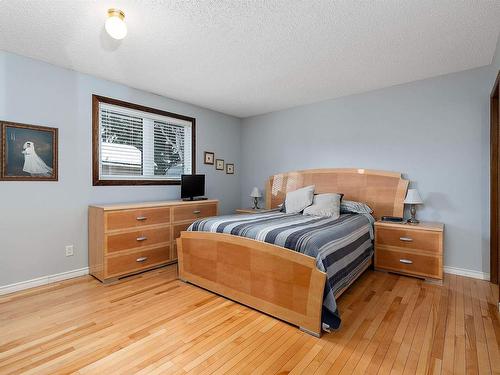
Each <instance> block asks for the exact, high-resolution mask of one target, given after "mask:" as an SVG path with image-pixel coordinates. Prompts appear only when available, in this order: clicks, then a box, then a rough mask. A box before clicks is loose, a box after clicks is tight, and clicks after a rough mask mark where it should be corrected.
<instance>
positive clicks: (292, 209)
mask: <svg viewBox="0 0 500 375" xmlns="http://www.w3.org/2000/svg"><path fill="white" fill-rule="evenodd" d="M313 196H314V185H311V186H306V187H303V188H301V189H297V190H295V191H290V192H288V193H286V198H285V203H284V205H283V206H285V212H286V213H287V214H296V213H298V212H302V211H303V210H304V208H306V207H307V206H310V205H311V204H312V201H313Z"/></svg>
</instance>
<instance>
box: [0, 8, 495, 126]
mask: <svg viewBox="0 0 500 375" xmlns="http://www.w3.org/2000/svg"><path fill="white" fill-rule="evenodd" d="M110 7H118V8H120V9H122V10H123V11H124V12H125V14H126V22H127V25H128V36H127V37H126V38H125V39H124V40H122V41H121V42H117V41H114V40H112V39H110V38H109V37H108V36H107V34H106V33H105V31H104V21H105V17H106V10H107V9H108V8H110ZM499 29H500V1H498V0H496V1H495V0H492V1H486V0H483V1H481V0H477V1H473V0H469V1H457V0H439V1H436V0H432V1H430V0H412V1H410V0H406V1H403V0H387V1H351V0H344V1H333V0H304V1H296V0H211V1H208V0H198V1H197V0H191V1H189V0H178V1H174V0H169V1H167V0H165V1H161V0H156V1H138V0H137V1H108V0H99V1H15V0H3V1H0V48H1V49H3V50H5V51H10V52H14V53H17V54H20V55H25V56H29V57H33V58H35V59H40V60H44V61H47V62H50V63H52V64H55V65H59V66H63V67H66V68H71V69H74V70H77V71H80V72H84V73H89V74H92V75H95V76H98V77H103V78H106V79H109V80H111V81H116V82H120V83H123V84H126V85H129V86H132V87H136V88H139V89H143V90H147V91H150V92H153V93H156V94H160V95H164V96H167V97H170V98H174V99H178V100H182V101H185V102H189V103H193V104H197V105H200V106H203V107H207V108H211V109H214V110H218V111H221V112H224V113H228V114H232V115H235V116H238V117H247V116H251V115H256V114H260V113H265V112H270V111H275V110H278V109H283V108H288V107H293V106H297V105H301V104H306V103H311V102H315V101H320V100H324V99H329V98H335V97H340V96H345V95H350V94H354V93H359V92H365V91H369V90H374V89H378V88H382V87H387V86H391V85H395V84H400V83H404V82H410V81H414V80H418V79H423V78H427V77H432V76H436V75H440V74H446V73H451V72H456V71H460V70H465V69H469V68H474V67H478V66H483V65H488V64H490V63H491V59H492V56H493V54H494V49H495V45H496V41H497V37H498V33H499Z"/></svg>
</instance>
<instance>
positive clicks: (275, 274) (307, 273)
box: [177, 232, 326, 336]
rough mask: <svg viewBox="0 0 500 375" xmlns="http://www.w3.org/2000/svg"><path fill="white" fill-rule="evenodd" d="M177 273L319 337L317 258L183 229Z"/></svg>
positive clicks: (321, 280)
mask: <svg viewBox="0 0 500 375" xmlns="http://www.w3.org/2000/svg"><path fill="white" fill-rule="evenodd" d="M177 251H178V257H179V277H180V278H181V280H183V281H187V282H190V283H192V284H195V285H198V286H200V287H202V288H205V289H208V290H210V291H212V292H215V293H218V294H220V295H222V296H224V297H227V298H229V299H232V300H234V301H237V302H240V303H242V304H244V305H247V306H250V307H252V308H254V309H257V310H260V311H263V312H265V313H267V314H269V315H272V316H275V317H277V318H279V319H282V320H284V321H286V322H288V323H291V324H294V325H297V326H299V327H300V328H301V329H302V330H304V331H306V332H308V333H311V334H314V335H316V336H320V334H321V308H322V304H323V291H324V288H325V281H326V274H325V273H324V272H321V271H320V270H318V269H317V268H316V261H315V259H314V258H312V257H309V256H306V255H303V254H301V253H297V252H295V251H291V250H288V249H285V248H283V247H280V246H276V245H271V244H268V243H265V242H260V241H256V240H252V239H248V238H244V237H238V236H232V235H229V234H221V233H210V232H182V233H181V236H180V237H179V238H178V239H177Z"/></svg>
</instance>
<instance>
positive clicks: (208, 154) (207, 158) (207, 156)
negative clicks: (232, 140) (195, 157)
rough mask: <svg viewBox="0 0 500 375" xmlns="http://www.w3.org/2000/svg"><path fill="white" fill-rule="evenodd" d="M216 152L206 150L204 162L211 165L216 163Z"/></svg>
mask: <svg viewBox="0 0 500 375" xmlns="http://www.w3.org/2000/svg"><path fill="white" fill-rule="evenodd" d="M214 159H215V153H213V152H210V151H205V154H204V163H205V164H209V165H214Z"/></svg>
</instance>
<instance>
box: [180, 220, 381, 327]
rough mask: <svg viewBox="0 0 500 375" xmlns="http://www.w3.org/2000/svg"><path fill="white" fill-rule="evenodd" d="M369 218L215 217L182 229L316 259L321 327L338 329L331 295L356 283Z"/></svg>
mask: <svg viewBox="0 0 500 375" xmlns="http://www.w3.org/2000/svg"><path fill="white" fill-rule="evenodd" d="M373 222H374V220H373V217H372V216H371V215H360V214H345V215H341V216H340V218H338V219H336V220H333V219H331V218H326V217H318V216H305V215H302V214H285V213H282V212H279V211H270V212H266V213H258V214H248V215H228V216H216V217H211V218H206V219H200V220H197V221H195V222H194V223H193V224H192V225H191V226H190V227H189V229H188V230H190V231H201V232H218V233H229V234H233V235H236V236H242V237H248V238H252V239H254V240H258V241H263V242H268V243H270V244H274V245H278V246H282V247H286V248H287V249H291V250H295V251H299V252H301V253H303V254H305V255H309V256H311V257H313V258H315V259H316V266H317V267H318V269H320V270H321V271H323V272H326V274H327V281H326V286H325V294H324V299H323V314H322V322H323V325H324V326H325V325H326V326H327V327H325V328H327V329H328V328H333V329H336V328H338V327H339V326H340V323H341V320H340V314H339V311H338V309H337V303H336V301H335V293H336V292H337V291H338V290H340V289H342V288H344V287H345V286H348V285H349V284H350V283H351V281H352V280H354V279H356V278H357V277H358V276H359V274H360V273H361V271H362V270H363V267H364V266H365V265H366V264H367V263H368V262H369V261H370V258H371V256H372V254H373V243H372V240H373Z"/></svg>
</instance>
